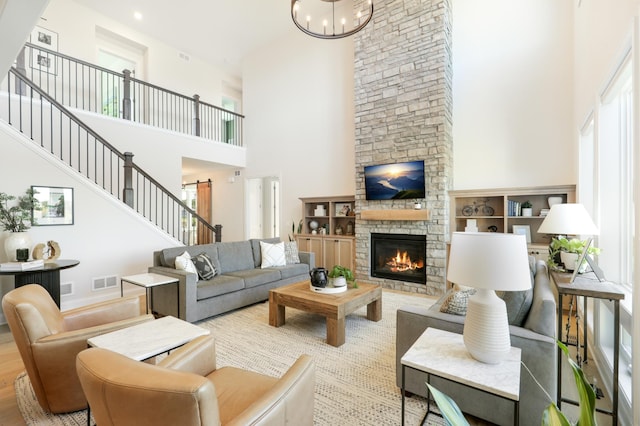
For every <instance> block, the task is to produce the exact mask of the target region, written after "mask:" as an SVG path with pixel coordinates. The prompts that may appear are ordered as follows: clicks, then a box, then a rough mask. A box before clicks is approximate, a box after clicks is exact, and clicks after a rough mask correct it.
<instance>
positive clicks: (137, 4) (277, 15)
mask: <svg viewBox="0 0 640 426" xmlns="http://www.w3.org/2000/svg"><path fill="white" fill-rule="evenodd" d="M0 1H2V0H0ZM75 1H76V2H77V3H80V4H82V5H85V6H87V7H89V8H91V9H94V10H96V11H97V12H99V13H100V14H103V15H105V16H107V17H109V18H111V19H114V20H116V21H118V22H121V23H122V24H123V25H126V26H128V27H131V28H134V29H135V30H137V31H140V32H141V33H144V34H147V35H149V36H151V37H153V38H156V39H158V40H161V41H162V42H164V43H166V44H168V45H170V46H174V47H175V48H177V49H178V50H179V51H182V52H185V53H188V54H191V55H194V56H197V57H199V58H201V59H203V60H205V61H207V62H209V63H212V64H215V65H217V66H219V67H223V68H224V69H225V70H227V71H228V72H231V73H233V74H235V75H237V76H238V77H241V74H240V72H241V63H242V59H243V57H245V56H246V55H247V54H249V53H250V52H252V51H254V50H255V49H258V48H260V47H261V46H263V45H266V44H267V43H270V42H272V41H274V40H276V39H278V38H281V37H283V36H285V35H286V34H288V33H289V34H290V33H293V32H294V31H297V29H296V28H295V25H294V24H293V22H292V20H291V12H290V7H291V3H290V1H288V0H179V1H169V0H109V1H104V0H75ZM134 12H140V13H141V14H142V16H143V18H142V20H140V21H138V20H136V19H135V18H134V17H133V14H134Z"/></svg>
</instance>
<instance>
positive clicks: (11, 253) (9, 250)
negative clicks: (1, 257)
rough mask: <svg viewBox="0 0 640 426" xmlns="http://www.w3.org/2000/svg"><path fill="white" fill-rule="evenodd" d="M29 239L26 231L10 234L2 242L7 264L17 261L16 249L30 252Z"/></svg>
mask: <svg viewBox="0 0 640 426" xmlns="http://www.w3.org/2000/svg"><path fill="white" fill-rule="evenodd" d="M31 245H32V243H31V237H29V233H28V232H27V231H21V232H11V233H10V234H9V236H7V238H6V239H5V240H4V251H5V253H6V254H7V259H9V262H16V261H17V252H16V250H18V249H27V250H29V251H30V250H31Z"/></svg>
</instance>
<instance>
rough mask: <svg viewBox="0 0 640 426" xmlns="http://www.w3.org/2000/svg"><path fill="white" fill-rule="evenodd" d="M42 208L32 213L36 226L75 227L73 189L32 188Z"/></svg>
mask: <svg viewBox="0 0 640 426" xmlns="http://www.w3.org/2000/svg"><path fill="white" fill-rule="evenodd" d="M31 189H32V190H33V196H34V197H35V199H36V200H38V201H39V203H40V208H39V209H35V210H33V211H32V213H31V217H32V219H33V220H32V221H31V222H32V224H33V225H34V226H51V225H73V188H62V187H57V186H32V187H31Z"/></svg>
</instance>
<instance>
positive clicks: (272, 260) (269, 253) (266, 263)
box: [260, 241, 287, 268]
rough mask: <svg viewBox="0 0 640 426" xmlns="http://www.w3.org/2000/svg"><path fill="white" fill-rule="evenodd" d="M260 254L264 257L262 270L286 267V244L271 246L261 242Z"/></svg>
mask: <svg viewBox="0 0 640 426" xmlns="http://www.w3.org/2000/svg"><path fill="white" fill-rule="evenodd" d="M260 253H261V255H262V264H261V265H260V267H261V268H270V267H272V266H285V265H286V264H287V259H286V257H285V255H284V242H281V243H277V244H269V243H265V242H264V241H260Z"/></svg>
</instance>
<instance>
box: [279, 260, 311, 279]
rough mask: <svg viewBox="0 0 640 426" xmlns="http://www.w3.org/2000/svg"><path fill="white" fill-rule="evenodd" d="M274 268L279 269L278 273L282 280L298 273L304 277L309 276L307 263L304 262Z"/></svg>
mask: <svg viewBox="0 0 640 426" xmlns="http://www.w3.org/2000/svg"><path fill="white" fill-rule="evenodd" d="M274 269H277V270H279V271H280V275H281V277H282V279H283V280H284V279H287V278H291V277H296V276H300V275H303V276H304V277H305V279H306V278H309V265H307V264H306V263H296V264H295V265H286V266H279V267H277V268H274Z"/></svg>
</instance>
